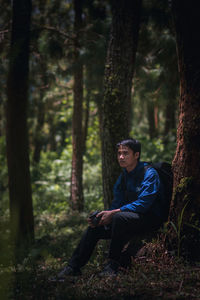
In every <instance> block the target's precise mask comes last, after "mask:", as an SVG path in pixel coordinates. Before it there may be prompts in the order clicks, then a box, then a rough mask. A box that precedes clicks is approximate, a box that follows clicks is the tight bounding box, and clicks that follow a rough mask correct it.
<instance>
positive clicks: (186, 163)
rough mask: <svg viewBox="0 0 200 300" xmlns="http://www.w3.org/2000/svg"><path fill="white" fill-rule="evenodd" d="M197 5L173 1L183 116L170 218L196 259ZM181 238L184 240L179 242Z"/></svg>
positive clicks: (199, 148) (199, 146) (199, 154)
mask: <svg viewBox="0 0 200 300" xmlns="http://www.w3.org/2000/svg"><path fill="white" fill-rule="evenodd" d="M198 4H199V3H198V1H192V2H189V1H187V0H183V1H179V0H173V1H172V12H173V17H174V24H175V31H176V42H177V52H178V65H179V72H180V103H179V106H180V115H179V125H178V130H177V149H176V154H175V157H174V160H173V171H174V201H173V206H172V213H171V220H172V221H173V222H174V223H175V224H176V226H177V228H179V229H180V232H181V236H179V237H178V238H179V244H178V246H179V250H180V246H182V247H183V248H182V249H184V254H185V255H187V256H188V257H193V258H194V259H195V258H196V259H199V258H200V253H199V249H200V234H199V231H200V230H199V229H200V219H199V215H200V194H199V186H200V173H199V169H200V35H199V27H200V19H199V13H198ZM185 20H187V22H186V21H185ZM180 217H182V218H181V219H180ZM180 220H181V222H180ZM182 237H185V239H183V240H182V244H181V245H180V241H181V240H180V239H181V238H182ZM182 253H183V252H182Z"/></svg>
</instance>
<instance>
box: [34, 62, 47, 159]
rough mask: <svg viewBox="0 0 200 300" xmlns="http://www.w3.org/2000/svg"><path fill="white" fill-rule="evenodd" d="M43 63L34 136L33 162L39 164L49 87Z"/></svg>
mask: <svg viewBox="0 0 200 300" xmlns="http://www.w3.org/2000/svg"><path fill="white" fill-rule="evenodd" d="M40 63H41V73H42V79H43V80H42V86H41V87H40V98H39V99H38V101H37V125H36V129H35V134H34V152H33V161H34V162H35V163H36V164H37V163H39V161H40V153H41V150H42V141H43V134H42V129H43V126H44V120H45V103H44V100H43V97H44V94H45V91H46V87H47V76H46V71H47V68H46V64H45V62H44V63H43V62H40Z"/></svg>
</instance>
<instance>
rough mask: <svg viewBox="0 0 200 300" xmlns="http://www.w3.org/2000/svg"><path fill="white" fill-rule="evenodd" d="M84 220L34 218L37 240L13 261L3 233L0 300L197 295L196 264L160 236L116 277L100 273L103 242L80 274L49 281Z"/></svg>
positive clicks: (124, 299) (199, 281) (199, 285)
mask: <svg viewBox="0 0 200 300" xmlns="http://www.w3.org/2000/svg"><path fill="white" fill-rule="evenodd" d="M85 219H86V215H84V214H82V215H81V216H78V215H71V216H67V215H66V214H65V215H62V216H61V215H56V216H55V215H54V216H50V215H48V214H46V215H45V214H43V215H42V216H40V217H38V218H36V239H35V244H34V245H33V247H32V249H31V250H30V251H29V252H28V254H27V255H26V256H25V258H24V259H23V260H22V261H21V262H20V263H15V264H14V263H13V258H12V257H13V256H12V251H11V248H9V247H7V250H5V249H6V248H5V244H6V236H5V235H4V236H3V235H1V236H3V237H2V239H1V245H3V244H4V251H1V252H0V254H1V255H0V258H1V261H0V267H1V268H0V299H1V300H6V299H13V300H14V299H19V300H23V299H35V300H40V299H41V300H43V299H44V300H45V299H50V300H53V299H57V300H68V299H69V300H70V299H71V300H76V299H77V300H78V299H91V300H92V299H99V300H100V299H102V300H103V299H113V300H114V299H120V300H131V299H138V300H140V299H170V300H171V299H188V300H189V299H200V263H196V264H192V265H191V264H189V263H186V262H185V261H183V260H180V259H177V258H176V257H172V256H170V255H169V254H168V253H167V252H166V251H165V250H164V249H163V247H162V245H161V243H160V241H159V240H158V239H155V240H153V241H152V243H150V244H148V246H147V247H148V251H147V252H146V253H148V254H146V255H143V256H139V257H137V258H135V259H133V261H132V267H131V269H130V270H128V271H126V272H120V273H119V275H118V276H116V277H106V278H100V277H99V276H98V273H99V272H100V271H101V269H102V265H103V263H104V258H105V256H106V249H107V244H106V243H107V242H105V241H102V242H100V243H99V245H98V247H97V249H96V251H95V253H94V255H93V257H92V259H91V261H90V262H89V263H88V264H87V266H85V268H84V269H83V274H82V276H80V277H69V278H67V279H66V280H65V281H64V282H52V281H51V280H50V278H51V277H52V276H55V275H56V274H57V273H58V272H59V271H60V270H61V269H62V268H63V267H64V266H65V265H66V264H67V260H68V259H69V257H70V254H71V252H72V250H73V248H74V247H75V246H76V244H77V242H78V240H79V239H80V236H81V232H82V231H83V230H84V228H85V226H86V222H85ZM0 231H1V230H0ZM0 233H1V232H0ZM2 242H3V243H2ZM2 249H3V248H2ZM149 253H150V254H149Z"/></svg>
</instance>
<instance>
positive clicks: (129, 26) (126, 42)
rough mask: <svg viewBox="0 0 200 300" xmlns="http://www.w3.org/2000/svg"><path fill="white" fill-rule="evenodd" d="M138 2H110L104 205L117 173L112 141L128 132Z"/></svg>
mask: <svg viewBox="0 0 200 300" xmlns="http://www.w3.org/2000/svg"><path fill="white" fill-rule="evenodd" d="M140 10H141V1H140V0H135V1H129V0H117V1H112V25H111V33H110V41H109V45H108V51H107V61H106V66H105V80H104V99H103V107H102V117H103V121H102V124H103V127H102V162H103V190H104V206H105V207H108V206H109V204H110V203H111V201H112V191H113V184H114V182H115V180H116V178H117V176H118V175H119V169H118V165H117V161H116V159H115V158H116V148H115V146H116V143H117V142H118V141H120V140H121V139H122V138H126V137H127V136H128V135H129V132H130V111H131V105H130V103H131V86H132V79H133V71H134V63H135V54H136V49H137V42H138V32H139V22H140Z"/></svg>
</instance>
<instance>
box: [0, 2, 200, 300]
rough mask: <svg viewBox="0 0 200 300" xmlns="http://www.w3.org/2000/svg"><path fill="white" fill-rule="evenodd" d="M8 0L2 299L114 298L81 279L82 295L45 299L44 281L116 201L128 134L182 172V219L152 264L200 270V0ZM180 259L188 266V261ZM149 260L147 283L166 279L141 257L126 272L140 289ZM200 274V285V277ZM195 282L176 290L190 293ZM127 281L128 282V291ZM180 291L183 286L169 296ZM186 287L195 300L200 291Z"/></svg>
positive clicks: (0, 107)
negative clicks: (93, 216)
mask: <svg viewBox="0 0 200 300" xmlns="http://www.w3.org/2000/svg"><path fill="white" fill-rule="evenodd" d="M0 3H1V18H0V60H1V64H0V91H1V92H0V233H1V237H0V267H1V271H0V280H1V290H2V295H3V296H2V297H5V299H7V298H8V299H14V298H16V299H79V298H80V299H81V297H82V299H85V298H84V297H86V294H87V295H90V297H92V298H93V297H96V298H98V297H100V298H101V297H102V294H101V293H102V290H101V288H104V287H103V286H102V287H100V290H99V291H98V292H97V294H96V296H94V293H93V290H92V289H91V290H90V288H91V287H90V286H89V285H88V286H87V289H86V291H85V294H84V292H83V293H81V289H83V285H84V284H85V282H84V279H83V281H82V282H81V281H78V283H76V282H75V283H73V284H75V285H76V284H77V291H78V292H77V293H78V294H77V295H76V297H75V296H73V295H74V294H73V286H70V287H69V289H67V290H66V293H69V294H68V297H69V298H66V294H65V291H64V292H63V291H62V288H60V289H59V288H58V287H57V288H55V289H54V288H52V287H51V288H50V289H49V291H48V292H47V291H46V293H47V294H45V292H44V291H42V285H43V284H44V281H45V278H47V276H48V275H49V274H51V273H54V272H55V270H56V271H57V270H58V269H59V268H60V267H61V266H63V265H64V264H65V263H66V261H67V259H68V258H69V255H70V253H71V249H72V248H73V247H74V246H75V244H76V243H77V241H78V238H79V236H80V233H81V232H82V230H83V229H84V228H85V226H86V221H85V220H86V217H87V216H88V214H89V212H91V211H93V210H96V209H100V210H101V209H104V208H105V209H106V208H108V207H109V205H110V203H111V201H112V188H113V184H114V182H115V180H116V178H117V176H118V175H119V172H120V169H119V167H118V164H117V160H116V149H115V145H116V143H117V142H118V141H120V140H121V139H123V138H126V137H128V136H130V137H134V138H136V139H139V140H140V141H141V143H142V156H141V159H142V160H145V161H153V162H155V161H167V162H169V163H171V164H172V166H173V172H174V193H173V199H172V205H171V210H170V217H169V221H168V222H167V223H166V224H165V225H166V226H165V228H164V229H163V231H162V232H161V233H160V235H159V237H158V239H157V240H156V241H154V242H153V243H152V244H151V251H152V250H153V251H152V255H151V257H150V258H149V257H148V259H149V260H151V262H152V263H154V264H155V260H156V259H157V262H156V263H157V264H158V265H160V264H161V261H162V260H163V262H166V265H168V266H169V265H171V266H173V268H179V269H181V270H183V274H184V275H183V278H185V276H186V275H185V274H186V273H187V272H188V269H187V270H186V269H185V268H186V267H185V262H187V263H188V262H191V261H192V263H193V264H195V268H197V266H199V265H198V262H199V260H200V256H199V253H200V252H199V250H200V233H199V232H200V224H199V213H200V209H199V208H200V197H199V183H200V176H199V165H200V151H199V150H200V137H199V132H200V130H199V129H200V128H199V127H200V122H199V121H200V117H199V116H200V105H199V103H200V101H199V100H200V99H199V97H200V72H199V71H200V59H199V53H200V46H199V45H200V43H199V39H200V37H199V27H200V21H199V17H198V13H197V12H198V9H197V7H198V3H197V1H194V3H193V4H191V3H189V2H188V1H185V0H184V1H178V0H171V1H167V0H164V1H158V0H143V1H140V0H134V1H128V0H124V1H122V0H116V1H106V0H105V1H104V0H102V1H100V0H86V1H82V0H68V1H67V0H65V1H64V0H62V1H46V0H35V1H32V2H31V1H30V0H13V1H12V3H10V4H9V5H8V4H7V3H5V2H4V1H0ZM104 246H105V245H104V244H100V246H99V248H98V249H97V253H96V255H97V258H96V259H95V258H93V260H92V263H91V265H89V267H88V268H89V269H88V270H89V271H88V272H89V273H88V274H90V276H91V277H89V278H90V280H94V282H93V281H92V284H93V286H95V284H96V282H95V279H94V278H93V277H92V275H91V274H92V272H93V271H94V269H93V268H94V267H95V268H96V269H98V268H99V266H100V262H101V261H103V257H104V256H105V253H104V252H105V249H104ZM152 247H153V248H152ZM147 252H148V251H147ZM163 253H165V254H166V253H167V254H166V256H165V258H164V259H163V256H162V255H163ZM169 254H170V256H168V255H169ZM157 256H158V257H157ZM173 259H175V260H176V259H179V260H180V259H183V261H181V262H180V261H179V263H180V265H176V263H177V261H176V262H175V261H174V260H173ZM165 260H166V261H165ZM172 260H173V262H172ZM182 263H183V264H182ZM166 265H165V268H166ZM183 265H184V267H183ZM139 266H140V267H139ZM150 266H151V267H152V265H151V264H150ZM137 268H142V271H141V272H143V274H144V276H142V275H141V273H139V275H138V276H139V277H140V276H142V277H143V280H144V278H145V277H146V276H152V281H154V280H155V278H154V276H155V277H156V276H157V275H156V274H155V273H153V272H152V273H151V271H150V269H148V267H146V266H145V265H143V264H142V265H141V262H140V261H139V262H135V271H133V270H132V273H130V274H129V275H128V276H129V277H128V279H126V280H128V281H127V282H129V281H130V282H129V283H130V285H131V284H133V282H134V280H136V279H137V276H136V275H133V272H136V270H137ZM166 269H167V268H166ZM167 270H168V272H169V273H170V272H171V273H170V274H174V269H173V270H172V269H170V271H169V269H167ZM196 270H197V271H198V272H196V273H195V271H194V272H191V274H193V275H191V276H193V277H191V278H190V279H188V280H190V281H191V282H192V283H193V282H196V283H198V284H199V268H197V269H196ZM90 272H91V273H90ZM136 273H137V272H136ZM136 273H134V274H136ZM137 274H138V273H137ZM163 274H164V273H163ZM88 276H89V275H88ZM166 276H167V275H166ZM194 276H197V277H195V280H194ZM33 278H34V279H33ZM183 278H181V279H180V278H179V279H177V282H178V283H177V286H176V287H174V289H175V290H176V292H177V293H179V294H177V295H178V296H180V295H181V292H182V290H183V288H182V286H184V284H183V282H184V279H183ZM132 280H133V281H132ZM31 281H32V282H33V281H34V283H33V284H32V283H31ZM87 281H88V278H87ZM141 281H142V280H140V281H139V283H138V286H137V288H138V293H140V289H141V288H142V283H141V286H140V282H141ZM163 282H164V279H163V278H160V279H159V284H160V286H159V291H158V290H157V289H156V288H155V291H154V289H153V291H152V293H153V292H155V294H154V296H155V295H157V294H159V293H161V294H162V293H163V294H162V295H164V291H165V288H167V286H168V285H169V284H170V283H169V282H165V283H166V286H165V284H164V287H163V289H162V288H161V286H162V284H163ZM181 282H182V283H181ZM45 284H47V283H45ZM110 284H111V285H110V286H108V289H107V290H110V289H111V287H113V283H112V282H111V283H110ZM127 284H128V283H127ZM134 284H135V282H134ZM198 284H197V290H195V289H194V286H193V285H192V284H191V285H192V289H193V290H194V291H193V292H194V294H195V292H196V293H197V294H198ZM47 287H48V286H47ZM95 287H96V288H97V286H95ZM123 288H124V287H123V281H122V287H121V291H122V297H125V296H124V295H126V292H124V290H123ZM150 289H151V288H150ZM37 290H38V291H37ZM47 290H48V288H47ZM128 290H129V288H128ZM161 290H162V292H161ZM31 291H32V293H31ZM126 291H127V290H126ZM146 292H147V291H146ZM40 293H41V294H40ZM56 293H57V294H56ZM62 293H63V294H62ZM79 293H80V294H79ZM148 293H149V290H148V292H147V294H148ZM172 293H173V288H172V289H171V290H170V291H169V298H168V299H172V298H170V296H172ZM184 293H185V294H184V295H183V296H184V297H187V296H188V293H189V292H188V290H187V289H186V290H184ZM130 294H131V288H130ZM56 295H57V296H56ZM70 295H71V296H70ZM138 295H139V294H138ZM152 295H153V294H152ZM152 295H151V298H152ZM195 295H196V294H195ZM178 296H177V297H178ZM51 297H52V298H51ZM70 297H71V298H70ZM73 297H74V298H73ZM113 297H116V294H115V292H113ZM138 297H139V296H138ZM92 298H91V299H92ZM100 298H99V299H100ZM2 299H4V298H2ZM88 299H89V298H88ZM101 299H103V298H101ZM113 299H115V298H113ZM116 299H117V298H116ZM119 299H125V298H119ZM130 299H148V298H130ZM163 299H164V298H163ZM174 299H179V298H174ZM184 299H187V298H184Z"/></svg>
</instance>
